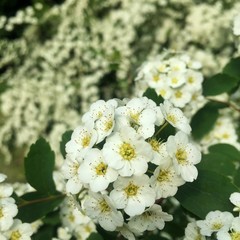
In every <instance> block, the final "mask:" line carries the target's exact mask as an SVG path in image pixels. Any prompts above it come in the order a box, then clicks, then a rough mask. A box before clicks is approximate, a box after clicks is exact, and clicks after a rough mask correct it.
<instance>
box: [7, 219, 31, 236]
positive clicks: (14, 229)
mask: <svg viewBox="0 0 240 240" xmlns="http://www.w3.org/2000/svg"><path fill="white" fill-rule="evenodd" d="M32 234H33V230H32V227H31V224H29V223H22V221H21V220H19V219H14V223H13V225H12V226H11V228H10V229H9V230H8V231H7V232H6V233H5V234H4V235H6V236H7V237H8V238H9V239H14V240H31V236H32Z"/></svg>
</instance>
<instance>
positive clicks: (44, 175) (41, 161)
mask: <svg viewBox="0 0 240 240" xmlns="http://www.w3.org/2000/svg"><path fill="white" fill-rule="evenodd" d="M54 163H55V159H54V152H53V151H52V150H51V148H50V146H49V144H48V143H47V142H46V140H45V139H43V138H40V139H39V140H37V142H36V143H35V144H33V145H32V146H31V147H30V151H29V153H28V155H27V157H26V158H25V161H24V167H25V175H26V179H27V181H28V183H29V184H30V185H31V186H32V187H33V188H35V189H36V190H37V191H38V192H39V193H44V194H49V195H50V194H53V193H55V192H56V187H55V184H54V181H53V177H52V173H53V169H54Z"/></svg>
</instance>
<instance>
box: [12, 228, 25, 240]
mask: <svg viewBox="0 0 240 240" xmlns="http://www.w3.org/2000/svg"><path fill="white" fill-rule="evenodd" d="M21 236H22V235H21V233H20V232H19V231H18V230H17V231H14V232H12V234H11V237H10V240H19V239H20V238H21Z"/></svg>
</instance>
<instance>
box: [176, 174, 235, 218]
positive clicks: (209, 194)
mask: <svg viewBox="0 0 240 240" xmlns="http://www.w3.org/2000/svg"><path fill="white" fill-rule="evenodd" d="M238 191H240V189H239V188H237V187H236V186H235V185H234V184H232V183H231V180H230V179H229V178H228V177H226V176H223V175H221V174H219V173H217V172H214V171H209V170H199V176H198V178H197V179H196V180H195V181H194V182H192V183H186V184H184V185H183V186H182V187H180V189H179V190H178V193H177V194H176V198H177V199H178V200H179V201H180V203H181V205H182V206H183V207H184V208H185V209H187V210H188V211H189V212H191V213H193V214H194V215H196V216H197V217H199V218H201V219H204V218H205V216H206V215H207V214H208V213H209V212H210V211H214V210H219V211H229V212H231V211H232V209H233V205H232V204H231V202H230V201H229V197H230V195H231V193H233V192H238Z"/></svg>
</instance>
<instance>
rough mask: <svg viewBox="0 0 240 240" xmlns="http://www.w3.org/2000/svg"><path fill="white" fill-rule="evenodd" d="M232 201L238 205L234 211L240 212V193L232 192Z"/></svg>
mask: <svg viewBox="0 0 240 240" xmlns="http://www.w3.org/2000/svg"><path fill="white" fill-rule="evenodd" d="M230 202H231V203H232V204H234V205H235V206H236V207H234V209H233V211H236V212H239V214H240V193H239V192H235V193H232V194H231V196H230Z"/></svg>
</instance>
